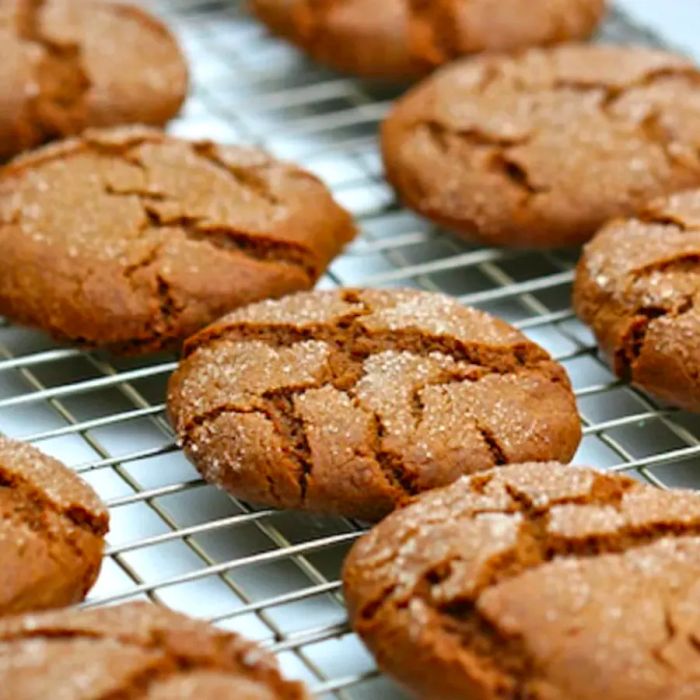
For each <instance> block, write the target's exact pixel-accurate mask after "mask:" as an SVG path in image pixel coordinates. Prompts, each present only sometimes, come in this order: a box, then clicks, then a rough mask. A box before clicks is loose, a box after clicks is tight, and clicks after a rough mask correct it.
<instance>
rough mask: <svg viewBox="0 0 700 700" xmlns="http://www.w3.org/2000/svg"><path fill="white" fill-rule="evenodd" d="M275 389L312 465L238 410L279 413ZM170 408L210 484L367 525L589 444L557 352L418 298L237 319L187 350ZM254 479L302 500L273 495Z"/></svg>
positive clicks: (357, 301)
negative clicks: (510, 465)
mask: <svg viewBox="0 0 700 700" xmlns="http://www.w3.org/2000/svg"><path fill="white" fill-rule="evenodd" d="M293 319H295V320H293ZM275 392H279V393H282V394H285V395H286V396H287V397H289V399H290V400H291V401H292V404H291V405H290V406H288V416H287V418H288V419H289V420H293V421H294V425H295V426H296V428H295V429H296V430H297V431H298V432H297V435H299V436H302V433H303V440H304V442H303V444H304V448H303V454H302V455H301V462H300V461H299V457H300V455H299V453H298V450H297V448H296V447H295V445H296V444H297V443H298V440H296V439H289V436H287V435H285V432H286V428H285V426H284V425H283V426H282V428H283V429H282V430H279V429H277V427H276V426H275V423H276V421H275V420H269V421H264V420H262V418H261V419H260V420H258V419H256V420H255V421H251V420H250V419H241V418H240V417H237V416H236V415H235V414H236V413H237V412H246V411H249V410H251V409H259V408H260V409H262V410H263V411H266V410H267V409H266V401H267V399H266V397H267V396H269V395H271V394H273V393H275ZM292 407H293V410H292ZM221 409H223V410H224V411H225V412H226V413H228V414H229V415H228V417H222V416H221V414H220V411H221ZM168 411H169V416H170V419H171V421H172V423H173V425H174V427H175V430H176V432H177V434H178V436H179V438H180V440H181V442H182V444H183V446H184V447H185V450H186V451H187V452H188V454H189V456H190V458H191V459H192V460H193V462H194V463H195V465H197V466H198V468H199V469H200V471H201V472H202V474H203V475H204V476H205V478H208V479H210V480H212V481H214V482H215V483H218V484H219V485H222V486H224V487H225V488H228V489H229V490H231V491H232V492H233V493H235V494H237V495H239V496H241V497H243V498H248V499H249V500H253V501H256V500H258V501H262V502H265V503H268V504H272V505H278V506H283V507H305V508H309V509H311V510H321V511H326V512H336V513H343V514H345V515H354V516H356V517H361V518H367V519H376V518H377V517H379V516H380V515H381V514H383V513H386V512H388V510H391V508H392V507H393V506H394V505H396V503H400V502H403V501H404V500H405V499H406V498H407V497H410V496H413V495H415V494H417V493H419V492H422V491H424V490H426V489H428V488H432V487H434V486H437V485H444V484H446V483H449V482H451V481H452V480H454V479H455V478H457V477H458V476H459V475H461V474H463V473H465V472H472V471H477V470H479V469H484V468H487V467H490V466H494V465H498V464H505V463H507V462H511V461H513V460H516V459H517V458H518V456H523V455H526V454H527V455H532V458H543V459H549V458H551V455H553V454H556V455H557V456H559V455H566V457H565V458H566V459H568V458H569V457H570V456H571V453H572V451H573V450H575V447H576V445H577V443H578V440H579V436H580V429H579V425H578V419H577V416H576V412H575V406H574V402H573V396H572V394H571V389H570V385H569V382H568V379H567V377H566V374H565V372H564V371H563V369H562V368H561V367H560V366H559V365H557V364H556V363H555V362H553V361H552V360H551V358H550V357H549V355H547V353H546V352H545V351H544V350H542V349H541V348H539V347H538V346H537V345H535V344H534V343H531V342H530V341H528V340H527V339H526V338H525V337H524V336H522V335H521V334H520V333H518V332H517V331H515V330H514V329H512V328H510V327H509V326H507V325H506V324H504V323H502V322H500V321H497V320H495V319H493V318H492V317H489V316H487V315H486V314H483V313H480V312H477V311H474V310H469V309H465V308H463V307H461V306H459V304H458V303H457V302H455V301H452V300H449V299H448V298H447V297H442V296H440V295H430V294H426V293H418V292H409V291H405V292H400V291H394V292H392V291H379V290H377V291H370V290H364V291H363V290H343V291H339V292H328V293H310V294H302V295H297V296H295V297H288V298H286V299H285V300H283V301H280V302H270V303H267V304H261V305H256V306H253V307H249V309H243V310H241V311H240V312H236V313H234V314H231V315H230V316H228V317H226V318H224V319H221V320H220V321H219V322H217V323H216V324H213V325H212V326H211V327H210V328H208V329H205V330H203V331H202V332H201V333H200V334H198V335H197V336H195V337H194V338H192V339H191V340H190V341H189V342H188V344H187V347H186V349H185V359H184V360H183V362H182V363H181V365H180V367H179V368H178V370H177V372H176V373H175V375H173V377H172V378H171V381H170V384H169V390H168ZM299 421H300V422H299ZM277 422H279V421H277ZM256 436H257V437H256ZM256 445H261V446H264V447H260V448H259V449H258V448H257V447H256ZM285 463H286V464H287V465H290V464H291V466H284V465H285ZM254 465H258V466H254ZM256 470H258V471H259V472H260V473H274V474H276V475H277V477H278V478H279V479H280V480H281V481H283V482H285V483H286V484H287V486H288V487H289V489H290V491H289V494H288V498H287V499H278V498H277V497H276V496H271V495H270V494H269V493H267V492H266V491H260V490H259V485H256V484H257V477H256V476H255V472H256Z"/></svg>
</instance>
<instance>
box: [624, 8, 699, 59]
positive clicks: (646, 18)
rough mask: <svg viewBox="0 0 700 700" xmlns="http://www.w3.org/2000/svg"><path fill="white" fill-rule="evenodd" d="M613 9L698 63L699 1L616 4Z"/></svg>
mask: <svg viewBox="0 0 700 700" xmlns="http://www.w3.org/2000/svg"><path fill="white" fill-rule="evenodd" d="M617 5H618V6H619V7H621V8H623V9H624V10H625V11H626V12H627V13H628V14H629V15H630V16H631V17H634V18H635V19H636V20H637V21H639V22H642V23H644V24H645V25H646V26H648V27H650V28H652V29H654V30H656V31H657V32H660V33H662V34H664V36H665V37H666V38H667V40H668V41H670V42H671V43H673V44H676V45H677V46H678V47H679V48H682V49H684V50H686V51H689V52H691V53H693V55H694V56H695V58H696V59H697V60H700V0H617Z"/></svg>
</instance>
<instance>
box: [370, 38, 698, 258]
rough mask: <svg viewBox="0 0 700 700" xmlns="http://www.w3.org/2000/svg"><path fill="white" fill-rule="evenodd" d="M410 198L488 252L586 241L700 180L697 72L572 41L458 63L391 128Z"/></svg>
mask: <svg viewBox="0 0 700 700" xmlns="http://www.w3.org/2000/svg"><path fill="white" fill-rule="evenodd" d="M382 141H383V151H384V160H385V165H386V169H387V174H388V177H389V180H390V181H391V182H392V183H393V184H394V186H395V187H396V188H397V190H398V193H399V194H400V196H401V197H402V198H403V199H404V200H405V201H406V203H407V204H408V205H409V206H410V207H413V208H415V209H416V210H417V211H419V212H421V213H422V214H424V215H426V216H428V217H430V218H432V219H434V220H435V221H437V222H439V223H441V224H443V225H445V226H446V227H448V228H451V229H453V230H455V231H456V232H458V233H462V234H464V235H466V236H468V237H473V238H476V239H479V240H482V241H484V242H486V243H490V244H498V245H512V246H540V247H552V246H562V245H572V244H578V243H582V242H584V241H585V240H587V239H588V238H590V237H591V236H592V235H593V234H594V233H595V231H596V230H597V229H598V228H599V227H600V225H601V224H602V223H604V222H605V221H606V220H607V219H609V218H610V217H613V216H618V215H630V214H634V213H635V212H637V211H639V210H640V209H641V208H642V207H643V206H644V204H645V203H646V202H647V201H648V200H649V199H650V198H651V197H654V196H658V195H663V194H667V193H671V192H673V191H676V190H678V189H681V188H683V187H688V186H692V185H696V184H698V183H700V73H699V72H698V71H697V70H696V69H695V68H694V67H693V66H692V65H691V64H690V63H689V62H688V61H686V60H685V59H683V58H681V57H678V56H674V55H671V54H668V53H664V52H660V51H653V50H650V49H645V48H632V47H614V46H594V45H590V46H584V45H576V44H573V45H565V46H561V47H557V48H553V49H548V50H540V49H533V50H530V51H528V52H526V53H523V54H520V55H517V56H513V57H503V56H484V57H479V58H475V59H470V60H465V61H461V62H457V63H455V64H453V65H450V66H448V67H447V68H445V69H443V70H441V71H439V72H438V73H436V74H435V75H434V76H432V77H430V78H428V79H427V80H426V81H425V82H424V83H422V84H421V85H419V86H418V87H417V88H415V89H414V90H413V91H411V92H410V93H409V94H408V95H407V96H405V97H403V98H402V99H400V100H399V102H398V104H397V105H396V107H395V108H394V110H393V111H392V112H391V113H390V115H389V117H388V119H387V120H386V122H385V123H384V126H383V137H382Z"/></svg>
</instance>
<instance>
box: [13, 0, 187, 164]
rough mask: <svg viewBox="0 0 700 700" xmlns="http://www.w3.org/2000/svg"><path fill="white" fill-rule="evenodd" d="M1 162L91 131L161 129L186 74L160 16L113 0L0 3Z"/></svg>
mask: <svg viewBox="0 0 700 700" xmlns="http://www.w3.org/2000/svg"><path fill="white" fill-rule="evenodd" d="M0 46H1V47H2V61H1V62H0V159H2V158H7V157H9V156H12V155H14V154H16V153H19V152H20V151H23V150H25V149H28V148H33V147H34V146H37V145H39V144H40V143H43V142H44V141H47V140H49V139H52V138H57V137H61V136H67V135H69V134H76V133H79V132H80V131H82V130H83V129H85V128H86V127H88V126H113V125H115V124H128V123H135V122H138V123H142V124H153V125H162V124H165V122H166V121H168V119H170V118H171V117H173V116H174V115H175V114H177V112H178V111H179V109H180V105H181V104H182V102H183V100H184V99H185V94H186V92H187V67H186V65H185V59H184V57H183V56H182V54H181V52H180V49H179V48H178V45H177V43H176V41H175V39H174V38H173V36H172V35H171V34H170V32H169V31H168V30H167V28H166V27H165V26H163V25H162V24H161V23H160V22H159V21H158V20H157V19H156V18H155V17H152V16H151V15H149V14H148V13H146V12H144V11H143V10H141V9H139V8H138V7H136V6H132V5H126V4H121V3H118V2H110V1H108V0H0Z"/></svg>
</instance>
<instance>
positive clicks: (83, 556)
mask: <svg viewBox="0 0 700 700" xmlns="http://www.w3.org/2000/svg"><path fill="white" fill-rule="evenodd" d="M108 523H109V518H108V515H107V510H106V508H105V507H104V505H103V504H102V503H101V501H100V500H99V498H98V497H97V494H96V493H95V492H94V491H93V490H92V489H91V488H90V487H89V486H88V485H87V484H86V483H85V482H84V481H83V480H82V479H80V477H78V476H77V475H76V474H75V472H73V471H71V470H70V469H68V468H67V467H65V466H64V465H63V464H61V463H60V462H59V461H57V460H55V459H53V458H52V457H49V456H47V455H45V454H44V453H43V452H40V451H39V450H37V449H36V448H35V447H32V446H30V445H27V444H25V443H22V442H17V441H15V440H9V439H7V438H2V437H0V616H2V615H8V614H10V613H19V612H25V611H29V610H40V609H43V608H53V607H62V606H64V605H70V604H72V603H77V602H79V601H81V600H82V599H83V598H84V597H85V594H86V593H87V592H88V591H89V590H90V588H91V587H92V584H93V583H94V582H95V580H96V579H97V574H98V573H99V571H100V566H101V564H102V550H103V546H104V536H105V534H106V532H107V530H108ZM0 656H2V654H1V653H0ZM0 685H1V683H0ZM10 697H11V696H10Z"/></svg>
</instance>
